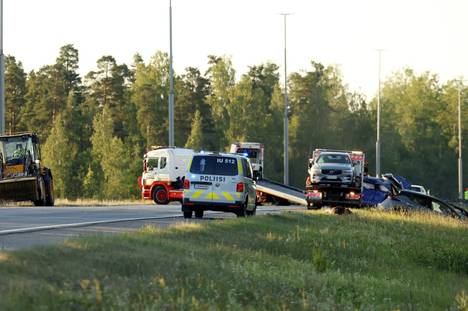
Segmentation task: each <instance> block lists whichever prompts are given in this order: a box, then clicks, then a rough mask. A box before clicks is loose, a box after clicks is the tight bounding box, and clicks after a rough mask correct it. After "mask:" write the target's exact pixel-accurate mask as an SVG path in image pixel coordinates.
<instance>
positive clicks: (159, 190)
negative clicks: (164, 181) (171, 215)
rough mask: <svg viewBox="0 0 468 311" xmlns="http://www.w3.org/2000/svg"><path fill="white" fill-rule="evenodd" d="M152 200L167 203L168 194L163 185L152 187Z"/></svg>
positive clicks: (162, 203)
mask: <svg viewBox="0 0 468 311" xmlns="http://www.w3.org/2000/svg"><path fill="white" fill-rule="evenodd" d="M152 197H153V201H154V203H156V204H160V205H166V204H167V203H169V194H168V192H167V190H166V188H164V187H163V186H157V187H156V188H154V189H153V195H152Z"/></svg>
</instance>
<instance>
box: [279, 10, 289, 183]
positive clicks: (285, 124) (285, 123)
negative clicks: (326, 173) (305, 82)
mask: <svg viewBox="0 0 468 311" xmlns="http://www.w3.org/2000/svg"><path fill="white" fill-rule="evenodd" d="M280 15H283V18H284V120H283V135H284V151H283V152H284V158H283V159H284V163H283V164H284V178H283V183H284V184H285V185H289V155H288V145H289V129H288V123H289V117H288V110H289V109H288V106H289V104H288V69H287V58H286V17H287V16H288V15H291V13H281V14H280Z"/></svg>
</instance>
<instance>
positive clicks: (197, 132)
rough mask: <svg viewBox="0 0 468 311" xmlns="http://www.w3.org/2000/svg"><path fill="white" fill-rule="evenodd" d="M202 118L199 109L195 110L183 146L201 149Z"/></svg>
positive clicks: (202, 138)
mask: <svg viewBox="0 0 468 311" xmlns="http://www.w3.org/2000/svg"><path fill="white" fill-rule="evenodd" d="M202 124H203V119H202V117H201V114H200V111H198V110H197V111H196V112H195V117H194V118H193V122H192V132H191V133H190V136H189V138H188V139H187V143H186V144H185V148H190V149H195V150H202V149H203V141H204V137H203V130H202Z"/></svg>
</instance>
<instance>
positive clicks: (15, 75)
mask: <svg viewBox="0 0 468 311" xmlns="http://www.w3.org/2000/svg"><path fill="white" fill-rule="evenodd" d="M25 96H26V73H25V72H24V70H23V65H22V64H21V62H17V61H16V59H15V57H13V56H7V57H6V58H5V130H6V131H7V132H16V131H18V129H19V123H20V121H21V120H20V117H21V116H20V112H21V109H23V107H24V104H25Z"/></svg>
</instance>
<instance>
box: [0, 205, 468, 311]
mask: <svg viewBox="0 0 468 311" xmlns="http://www.w3.org/2000/svg"><path fill="white" fill-rule="evenodd" d="M467 245H468V226H467V225H466V224H462V223H460V222H458V221H456V220H452V219H447V218H441V217H438V216H431V215H412V216H404V215H397V214H389V213H384V212H377V211H357V212H355V213H354V214H352V215H347V216H337V215H329V214H326V213H324V212H304V213H302V212H294V213H285V214H281V215H271V216H262V217H253V218H248V219H230V220H223V221H216V222H206V223H205V222H201V223H195V222H189V223H184V224H179V225H177V226H174V227H172V228H169V229H157V228H154V227H146V228H143V229H142V230H140V231H139V232H137V233H131V234H130V233H129V234H123V235H118V236H110V237H109V236H107V237H103V236H86V237H82V238H80V239H76V240H70V241H68V242H66V243H65V244H64V245H60V246H53V247H36V248H33V249H28V250H22V251H15V252H0V297H1V299H0V309H1V310H33V309H46V310H173V309H179V310H186V309H192V310H356V309H358V310H396V309H400V310H446V309H448V310H458V309H459V310H467V308H468V247H467Z"/></svg>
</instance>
